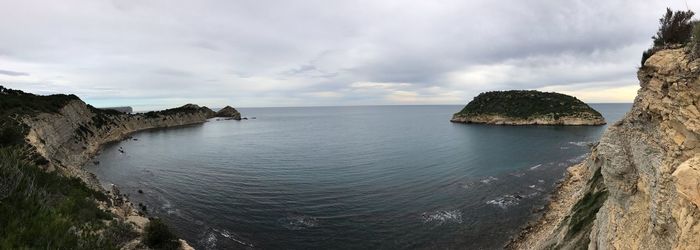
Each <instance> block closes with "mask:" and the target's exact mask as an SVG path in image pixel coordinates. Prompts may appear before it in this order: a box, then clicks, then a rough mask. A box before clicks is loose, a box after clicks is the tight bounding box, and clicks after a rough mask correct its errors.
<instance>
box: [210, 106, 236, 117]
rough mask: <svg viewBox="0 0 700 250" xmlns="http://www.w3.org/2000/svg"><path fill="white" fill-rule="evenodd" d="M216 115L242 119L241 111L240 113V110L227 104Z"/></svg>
mask: <svg viewBox="0 0 700 250" xmlns="http://www.w3.org/2000/svg"><path fill="white" fill-rule="evenodd" d="M216 117H228V118H232V119H234V120H240V119H241V113H238V110H236V109H235V108H233V107H231V106H226V107H224V108H222V109H221V110H219V112H216Z"/></svg>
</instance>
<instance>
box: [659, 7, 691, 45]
mask: <svg viewBox="0 0 700 250" xmlns="http://www.w3.org/2000/svg"><path fill="white" fill-rule="evenodd" d="M693 15H695V13H694V12H693V11H690V10H688V11H676V12H675V13H674V12H673V11H672V10H671V9H669V8H666V14H664V15H663V17H661V18H660V19H659V31H657V32H656V35H655V36H653V37H652V39H654V46H655V47H656V46H665V45H671V44H685V43H687V42H688V41H689V40H690V34H691V32H692V30H693V23H692V22H691V19H692V18H693Z"/></svg>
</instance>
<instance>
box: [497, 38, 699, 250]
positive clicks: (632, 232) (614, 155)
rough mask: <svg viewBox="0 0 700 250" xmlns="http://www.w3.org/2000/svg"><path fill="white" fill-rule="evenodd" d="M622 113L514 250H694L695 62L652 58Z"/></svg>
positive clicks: (677, 54) (674, 53)
mask: <svg viewBox="0 0 700 250" xmlns="http://www.w3.org/2000/svg"><path fill="white" fill-rule="evenodd" d="M637 76H638V78H639V81H640V85H641V89H640V90H639V92H638V95H637V98H636V99H635V101H634V105H633V107H632V109H631V111H630V112H629V113H627V115H626V116H625V117H624V118H623V119H622V120H621V121H619V122H617V123H615V124H614V125H612V126H610V127H609V128H608V130H607V131H606V132H605V133H604V135H603V136H602V138H601V140H600V143H599V144H598V145H597V146H595V147H594V149H593V151H592V153H591V156H590V157H589V158H588V159H586V160H585V161H584V162H583V163H581V164H580V165H577V166H575V167H572V168H571V169H570V170H569V175H568V177H567V179H566V180H565V181H564V182H563V184H562V186H561V187H560V188H559V189H558V191H557V193H556V194H555V196H554V199H553V201H552V202H551V204H550V205H549V211H548V212H547V213H546V214H545V215H544V216H543V217H542V219H540V220H539V221H538V222H537V223H535V224H534V225H532V226H531V227H529V228H527V229H526V230H525V231H524V233H523V234H522V235H521V236H520V238H519V239H516V240H515V241H514V242H512V244H511V245H510V246H509V247H511V248H517V249H559V248H563V249H573V248H576V249H579V248H588V249H700V237H698V236H699V235H700V209H699V207H700V144H699V143H698V139H699V138H700V112H699V111H698V107H699V105H700V60H691V58H690V57H689V56H688V55H687V54H686V52H685V49H683V48H681V49H667V50H661V51H658V52H656V53H655V54H654V55H653V56H651V57H650V58H649V59H648V60H647V61H646V62H645V64H644V66H643V67H642V68H641V69H640V70H639V71H638V73H637Z"/></svg>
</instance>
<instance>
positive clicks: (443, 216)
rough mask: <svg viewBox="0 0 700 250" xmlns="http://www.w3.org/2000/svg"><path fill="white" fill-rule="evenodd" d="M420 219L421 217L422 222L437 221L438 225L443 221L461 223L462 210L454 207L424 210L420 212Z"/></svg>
mask: <svg viewBox="0 0 700 250" xmlns="http://www.w3.org/2000/svg"><path fill="white" fill-rule="evenodd" d="M421 219H423V223H437V224H438V225H442V224H444V223H457V224H461V223H462V211H459V210H457V209H454V210H438V211H432V212H424V213H423V214H421Z"/></svg>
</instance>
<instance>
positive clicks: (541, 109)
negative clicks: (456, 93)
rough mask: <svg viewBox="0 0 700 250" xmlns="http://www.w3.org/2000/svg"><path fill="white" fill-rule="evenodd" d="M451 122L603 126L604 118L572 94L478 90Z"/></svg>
mask: <svg viewBox="0 0 700 250" xmlns="http://www.w3.org/2000/svg"><path fill="white" fill-rule="evenodd" d="M450 121H451V122H457V123H484V124H496V125H603V124H605V119H603V116H602V115H601V114H600V113H598V111H596V110H594V109H593V108H591V107H590V106H588V105H587V104H585V103H584V102H582V101H580V100H578V99H576V98H575V97H573V96H568V95H564V94H559V93H553V92H539V91H534V90H510V91H492V92H486V93H481V94H479V95H478V96H477V97H475V98H474V100H472V101H471V102H469V104H467V106H465V107H464V108H463V109H462V110H461V111H460V112H458V113H456V114H454V115H453V116H452V119H451V120H450Z"/></svg>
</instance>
